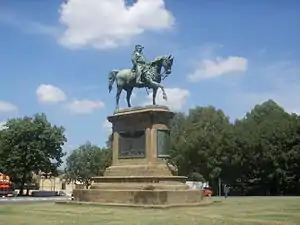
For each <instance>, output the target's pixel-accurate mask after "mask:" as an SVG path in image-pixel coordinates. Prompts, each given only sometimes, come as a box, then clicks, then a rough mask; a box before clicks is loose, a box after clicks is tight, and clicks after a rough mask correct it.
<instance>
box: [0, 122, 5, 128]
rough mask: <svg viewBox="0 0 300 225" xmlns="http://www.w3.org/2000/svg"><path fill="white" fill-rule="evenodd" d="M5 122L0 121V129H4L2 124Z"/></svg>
mask: <svg viewBox="0 0 300 225" xmlns="http://www.w3.org/2000/svg"><path fill="white" fill-rule="evenodd" d="M5 124H6V122H0V130H3V129H5V128H6V127H5V126H4V125H5Z"/></svg>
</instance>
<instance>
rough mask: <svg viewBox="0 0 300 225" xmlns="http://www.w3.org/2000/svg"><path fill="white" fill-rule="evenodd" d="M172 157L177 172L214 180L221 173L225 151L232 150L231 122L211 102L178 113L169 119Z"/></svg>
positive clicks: (190, 176) (191, 176) (192, 177)
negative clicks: (204, 105) (176, 166)
mask: <svg viewBox="0 0 300 225" xmlns="http://www.w3.org/2000/svg"><path fill="white" fill-rule="evenodd" d="M171 129H174V130H172V132H171V135H172V136H171V141H172V142H173V143H172V147H173V151H172V155H171V156H172V158H173V159H174V161H175V162H176V163H177V165H178V169H179V174H181V175H186V176H188V177H189V178H191V179H197V180H206V181H211V183H214V181H215V180H217V178H218V177H219V176H220V175H221V171H222V165H223V161H224V156H226V154H225V153H226V152H227V151H229V150H231V131H232V125H231V124H230V122H229V118H228V117H226V116H225V114H224V113H223V112H222V111H221V110H217V109H215V108H214V107H212V106H209V107H196V108H194V109H190V111H189V114H188V115H187V116H184V115H183V114H177V115H176V116H175V118H174V120H173V122H172V123H171Z"/></svg>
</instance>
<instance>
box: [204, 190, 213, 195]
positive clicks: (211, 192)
mask: <svg viewBox="0 0 300 225" xmlns="http://www.w3.org/2000/svg"><path fill="white" fill-rule="evenodd" d="M203 194H204V196H212V194H213V191H212V190H211V189H209V188H204V189H203Z"/></svg>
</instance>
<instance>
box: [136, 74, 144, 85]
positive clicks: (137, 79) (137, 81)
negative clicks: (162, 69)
mask: <svg viewBox="0 0 300 225" xmlns="http://www.w3.org/2000/svg"><path fill="white" fill-rule="evenodd" d="M136 84H139V85H142V84H143V82H142V81H141V78H140V76H137V78H136Z"/></svg>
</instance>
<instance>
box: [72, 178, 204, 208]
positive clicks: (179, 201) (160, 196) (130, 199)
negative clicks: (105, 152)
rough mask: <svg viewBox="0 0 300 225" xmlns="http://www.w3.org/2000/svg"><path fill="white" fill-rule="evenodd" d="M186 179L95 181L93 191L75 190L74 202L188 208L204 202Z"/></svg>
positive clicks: (104, 179)
mask: <svg viewBox="0 0 300 225" xmlns="http://www.w3.org/2000/svg"><path fill="white" fill-rule="evenodd" d="M185 180H186V177H183V176H127V177H126V176H120V177H118V176H108V177H95V178H94V184H93V185H92V186H91V188H90V189H81V190H74V191H73V196H74V201H78V202H94V203H103V204H104V203H105V204H124V205H181V206H184V205H189V204H198V203H201V201H202V200H203V192H202V191H200V190H190V189H189V187H188V185H186V184H185V183H184V182H185Z"/></svg>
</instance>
